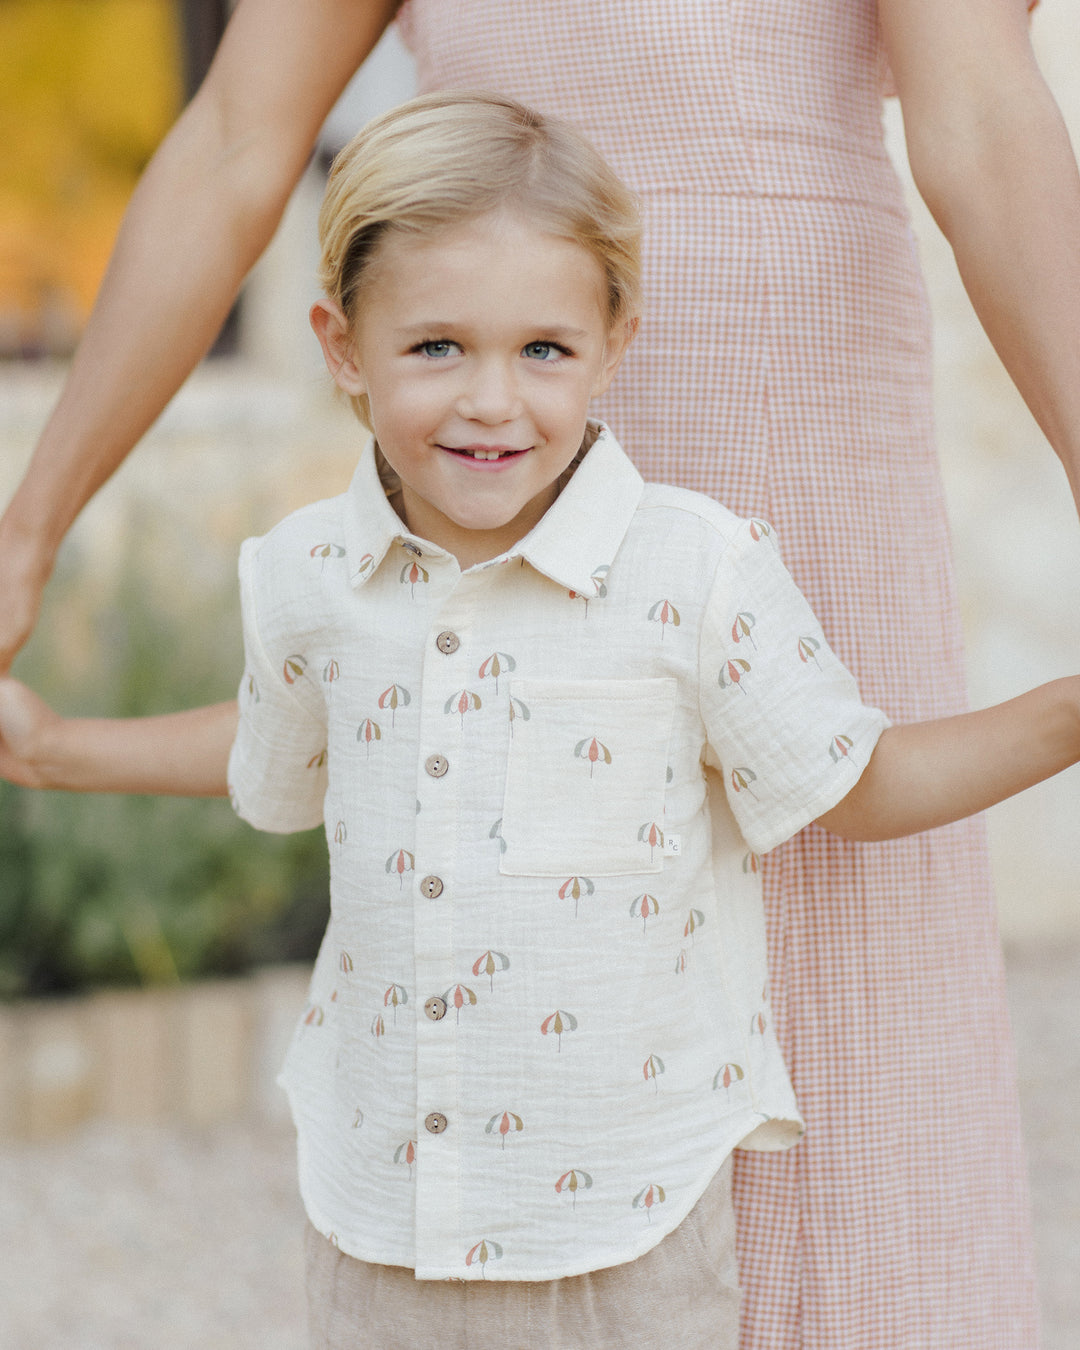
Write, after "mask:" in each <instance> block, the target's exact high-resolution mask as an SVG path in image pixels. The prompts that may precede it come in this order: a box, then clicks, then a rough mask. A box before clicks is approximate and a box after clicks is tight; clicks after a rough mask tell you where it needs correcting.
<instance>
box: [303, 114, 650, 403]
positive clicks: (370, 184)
mask: <svg viewBox="0 0 1080 1350" xmlns="http://www.w3.org/2000/svg"><path fill="white" fill-rule="evenodd" d="M501 207H509V208H512V209H516V210H519V211H521V212H522V213H523V214H524V215H525V216H526V218H527V219H528V220H529V221H530V223H534V224H536V225H537V226H538V228H540V229H542V230H545V231H548V232H550V233H552V234H555V235H558V236H560V237H562V238H566V239H570V240H573V241H574V242H575V243H578V244H580V245H581V246H582V247H583V248H586V249H588V251H589V252H590V253H591V254H592V255H593V257H594V258H595V259H596V261H597V262H598V263H599V264H600V267H601V269H602V271H603V275H604V279H605V293H606V302H607V317H608V322H609V325H610V326H614V325H615V324H618V323H622V322H626V321H628V320H630V319H632V318H633V317H635V316H636V315H637V312H638V306H639V303H640V300H639V292H640V282H641V218H640V211H639V207H638V201H637V198H636V197H635V195H634V194H633V193H632V192H631V191H630V189H629V188H627V187H626V186H625V184H623V182H622V181H621V180H620V179H619V177H618V176H617V175H616V174H615V172H614V171H613V170H612V169H611V168H610V167H609V165H608V164H607V163H606V162H605V160H604V159H603V158H602V157H601V155H600V154H599V153H598V152H597V151H596V150H595V149H594V148H593V147H592V146H591V145H590V144H589V142H588V141H587V140H586V139H585V137H584V136H582V135H581V134H580V132H578V131H576V130H575V129H574V128H573V127H571V126H569V125H568V124H567V123H565V122H562V121H559V120H557V119H555V118H550V117H545V116H543V115H542V114H540V113H537V112H534V111H533V110H532V109H530V108H526V107H525V106H524V105H523V104H521V103H517V102H516V101H515V100H513V99H510V98H504V97H502V96H500V95H498V94H491V93H484V92H478V93H473V92H468V91H460V90H459V91H448V92H443V93H436V94H425V95H422V96H421V97H419V98H415V99H412V100H410V101H409V102H408V103H403V104H401V105H400V106H399V107H396V108H393V109H391V110H390V111H389V112H387V113H384V114H382V116H380V117H377V118H375V119H374V120H373V121H371V122H369V123H368V124H367V126H365V127H364V128H362V130H361V131H359V132H358V133H357V135H356V136H354V137H353V139H352V140H351V141H350V142H349V144H348V145H347V146H346V147H345V148H344V149H343V150H342V151H341V153H340V154H339V155H338V156H337V157H336V158H335V160H334V163H333V167H332V168H331V171H330V177H329V181H328V182H327V186H326V196H325V197H324V199H323V204H322V210H321V211H320V213H319V243H320V245H321V249H322V257H321V260H320V265H319V281H320V283H321V285H322V287H323V290H324V291H325V293H326V295H327V297H328V298H329V299H331V300H333V301H335V302H336V303H337V304H338V305H339V306H340V307H341V310H342V312H343V313H344V314H345V317H346V319H347V320H348V323H349V327H350V329H353V328H354V326H355V323H356V319H357V312H358V305H359V294H360V291H361V290H362V286H363V282H364V278H365V274H366V271H367V268H368V266H369V264H370V263H371V261H372V259H373V258H374V256H375V253H376V251H377V247H378V244H379V241H380V240H381V239H382V237H383V236H384V234H386V233H387V232H388V231H391V230H393V231H401V232H404V233H411V234H417V235H431V234H434V233H435V232H437V231H438V230H441V229H444V228H445V227H447V226H450V225H455V224H460V223H463V222H465V221H468V220H472V219H475V218H476V217H478V216H482V215H485V214H487V213H488V212H490V211H495V210H497V209H499V208H501ZM352 402H353V405H354V407H355V409H356V412H357V415H358V416H359V417H360V419H361V420H362V421H363V422H364V423H365V424H366V425H369V426H370V417H369V413H368V408H367V406H366V405H367V401H366V399H364V398H354V399H353V400H352Z"/></svg>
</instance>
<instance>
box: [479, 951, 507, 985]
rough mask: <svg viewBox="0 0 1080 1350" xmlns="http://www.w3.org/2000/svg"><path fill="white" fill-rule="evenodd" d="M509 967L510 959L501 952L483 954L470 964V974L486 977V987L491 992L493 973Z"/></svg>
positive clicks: (493, 983)
mask: <svg viewBox="0 0 1080 1350" xmlns="http://www.w3.org/2000/svg"><path fill="white" fill-rule="evenodd" d="M509 967H510V958H509V957H508V956H506V955H505V954H504V953H503V952H483V953H482V954H481V955H480V956H478V957H477V958H476V960H475V961H474V962H473V964H472V973H473V974H474V975H486V976H487V977H488V985H489V986H490V988H491V990H492V992H494V990H495V972H496V971H497V970H508V969H509Z"/></svg>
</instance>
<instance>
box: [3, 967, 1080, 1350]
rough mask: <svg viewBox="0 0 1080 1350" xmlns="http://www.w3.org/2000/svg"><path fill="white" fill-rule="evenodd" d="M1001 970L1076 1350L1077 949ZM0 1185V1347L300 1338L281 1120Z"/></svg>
mask: <svg viewBox="0 0 1080 1350" xmlns="http://www.w3.org/2000/svg"><path fill="white" fill-rule="evenodd" d="M1009 978H1010V997H1011V1000H1012V1005H1013V1016H1014V1020H1015V1023H1016V1035H1017V1048H1018V1059H1019V1066H1020V1082H1021V1089H1022V1094H1023V1101H1024V1112H1025V1124H1026V1129H1027V1136H1028V1143H1029V1151H1030V1154H1031V1165H1032V1183H1033V1194H1034V1204H1035V1215H1036V1228H1037V1238H1038V1244H1039V1264H1040V1279H1041V1285H1042V1292H1043V1304H1044V1309H1045V1315H1046V1334H1045V1343H1044V1350H1075V1347H1076V1346H1077V1345H1080V1142H1078V1130H1077V1119H1078V1116H1080V945H1076V946H1066V947H1058V948H1055V949H1051V950H1042V951H1037V952H1036V951H1033V950H1030V949H1029V950H1026V951H1023V952H1015V953H1013V954H1012V956H1011V958H1010V962H1009ZM0 1196H2V1197H3V1202H2V1210H0V1213H2V1215H3V1224H2V1226H0V1347H4V1350H304V1311H303V1292H302V1287H301V1255H300V1248H301V1226H302V1215H301V1210H300V1205H299V1201H298V1200H297V1197H296V1188H295V1179H294V1161H293V1143H292V1138H291V1133H290V1132H289V1131H287V1130H284V1129H282V1128H280V1127H273V1126H265V1125H264V1126H260V1127H255V1126H251V1125H239V1124H237V1125H228V1126H216V1127H214V1128H207V1129H205V1130H196V1129H193V1128H191V1127H188V1128H187V1129H180V1128H165V1127H160V1126H141V1127H140V1126H124V1127H119V1126H115V1125H104V1124H100V1123H98V1124H93V1125H90V1126H86V1127H83V1128H82V1129H80V1130H79V1131H77V1132H76V1133H74V1134H72V1135H70V1136H68V1137H67V1138H65V1139H61V1140H51V1141H48V1142H43V1143H33V1144H28V1143H15V1144H10V1145H7V1146H6V1147H5V1149H4V1152H3V1154H2V1156H0ZM867 1350H878V1348H877V1347H867ZM1008 1350H1028V1348H1027V1347H1019V1346H1017V1347H1008Z"/></svg>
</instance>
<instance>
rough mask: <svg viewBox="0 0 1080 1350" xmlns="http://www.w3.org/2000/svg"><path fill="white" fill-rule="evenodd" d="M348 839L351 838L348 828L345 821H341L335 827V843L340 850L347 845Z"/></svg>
mask: <svg viewBox="0 0 1080 1350" xmlns="http://www.w3.org/2000/svg"><path fill="white" fill-rule="evenodd" d="M348 837H349V831H348V827H347V826H346V824H345V822H344V821H343V820H339V821H338V823H337V824H336V825H335V826H334V843H335V844H337V846H338V848H341V846H342V845H343V844H344V843H345V841H346V840H347V839H348Z"/></svg>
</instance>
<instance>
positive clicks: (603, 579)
mask: <svg viewBox="0 0 1080 1350" xmlns="http://www.w3.org/2000/svg"><path fill="white" fill-rule="evenodd" d="M610 571H611V564H610V563H601V564H600V566H599V567H598V568H596V570H595V571H594V572H593V574H592V575H591V576H590V577H589V580H590V581H591V582H592V584H593V585H594V586H595V587H596V596H597V599H599V600H602V599H603V598H604V596H606V595H607V575H608V573H609V572H610Z"/></svg>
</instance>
